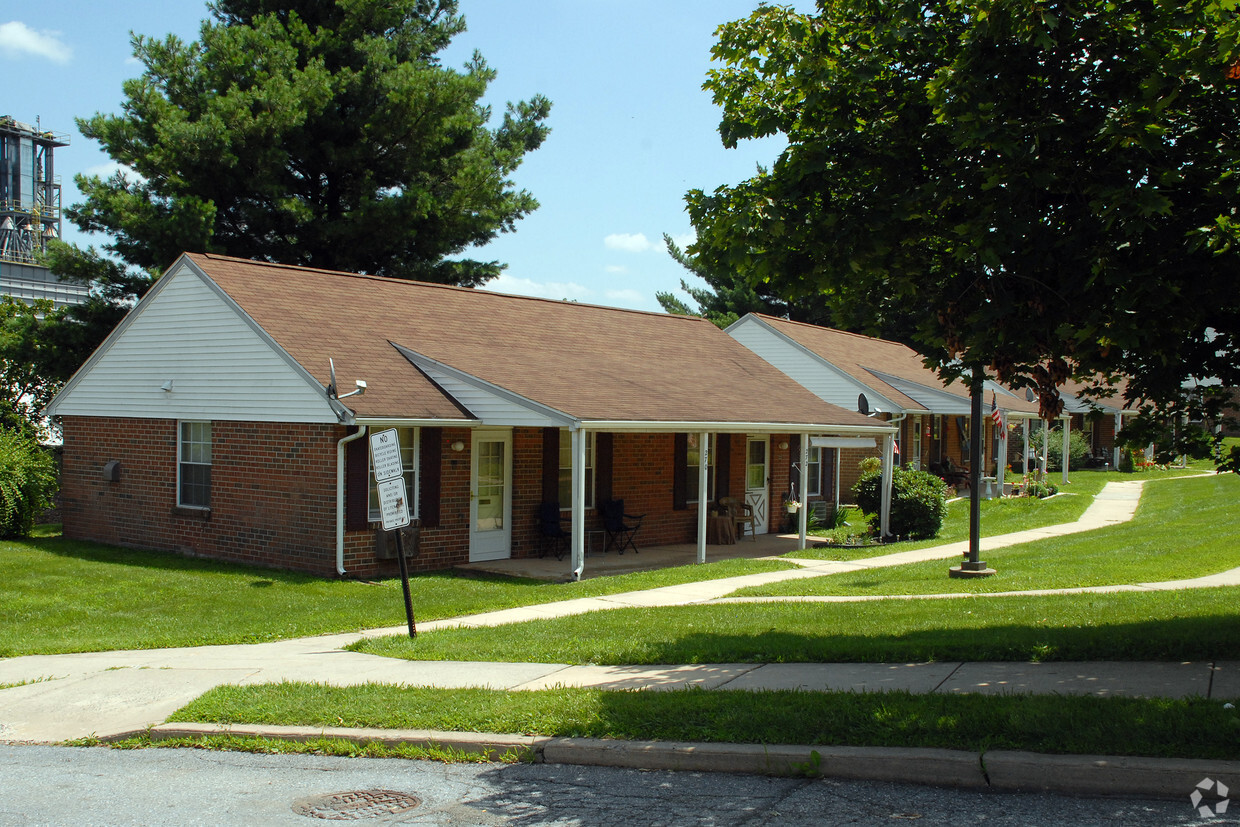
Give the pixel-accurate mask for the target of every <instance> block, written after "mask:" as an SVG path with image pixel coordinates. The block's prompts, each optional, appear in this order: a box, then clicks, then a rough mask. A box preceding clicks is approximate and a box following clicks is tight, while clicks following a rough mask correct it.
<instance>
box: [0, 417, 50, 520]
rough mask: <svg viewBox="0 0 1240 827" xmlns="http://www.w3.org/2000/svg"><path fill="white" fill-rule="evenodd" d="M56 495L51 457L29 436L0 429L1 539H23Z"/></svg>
mask: <svg viewBox="0 0 1240 827" xmlns="http://www.w3.org/2000/svg"><path fill="white" fill-rule="evenodd" d="M55 494H56V470H55V464H54V463H53V462H52V457H51V454H49V453H48V451H47V450H45V449H44V448H42V447H41V446H39V445H38V443H36V442H35V441H34V440H32V439H30V438H29V437H26V436H23V435H21V434H18V433H16V432H15V431H8V430H3V429H0V537H24V536H26V535H28V534H29V533H30V529H31V528H32V527H33V526H34V521H35V518H36V517H38V516H39V515H40V514H42V513H43V512H44V510H46V509H47V508H48V507H49V506H50V505H51V504H52V498H53V497H54V496H55Z"/></svg>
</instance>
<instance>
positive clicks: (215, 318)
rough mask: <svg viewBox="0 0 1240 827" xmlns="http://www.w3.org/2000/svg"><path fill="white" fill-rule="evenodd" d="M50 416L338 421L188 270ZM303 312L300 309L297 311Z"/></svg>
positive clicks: (167, 284)
mask: <svg viewBox="0 0 1240 827" xmlns="http://www.w3.org/2000/svg"><path fill="white" fill-rule="evenodd" d="M148 299H149V301H144V302H142V303H140V304H139V305H138V307H137V308H135V310H134V311H132V312H131V314H130V316H129V317H127V318H126V320H125V322H123V323H122V326H121V327H120V328H118V330H117V331H116V332H115V333H113V335H112V337H111V338H109V339H108V341H107V342H105V343H104V345H103V347H101V348H100V350H99V352H97V353H96V354H95V355H94V356H93V357H92V358H91V360H90V361H89V362H87V364H86V365H85V366H84V367H83V368H82V370H80V371H79V372H78V374H77V375H75V376H74V378H73V379H72V380H71V381H70V383H69V384H68V385H67V386H66V388H65V389H64V390H63V391H62V392H61V394H60V395H59V396H58V397H57V398H56V399H55V401H54V402H53V403H52V405H51V407H50V408H49V412H50V413H52V414H56V415H60V416H118V417H139V418H147V419H152V418H154V419H216V420H234V421H257V422H336V421H338V420H337V418H336V415H335V414H334V413H333V412H332V410H331V408H330V407H329V405H328V403H327V399H326V395H325V394H324V392H323V390H322V389H321V388H320V387H319V386H318V385H317V383H315V382H314V381H313V380H312V379H311V378H310V377H309V376H308V375H307V374H305V373H304V371H301V370H299V369H298V368H297V367H296V366H295V365H294V364H293V363H292V362H291V360H290V358H289V357H288V356H287V355H286V354H284V353H283V352H282V351H281V350H280V349H279V348H278V347H277V346H276V345H275V344H274V343H273V342H272V341H271V340H270V339H268V338H267V337H266V336H264V335H262V334H260V333H259V332H258V331H257V330H255V329H254V327H253V326H252V323H251V322H250V321H249V320H248V319H247V318H246V317H245V316H243V315H242V314H241V313H240V312H239V311H238V310H237V309H236V308H235V307H234V306H233V305H232V304H231V303H230V302H228V301H227V300H225V299H224V297H223V296H222V295H221V294H220V293H219V292H217V291H216V290H215V289H214V287H213V286H212V285H210V284H208V283H207V282H205V281H204V280H203V278H202V277H201V276H200V275H199V274H198V272H197V271H196V270H195V269H194V268H193V267H191V266H189V265H187V264H182V266H180V267H178V268H177V269H176V270H174V271H173V272H170V273H168V274H167V275H165V276H164V277H163V278H162V279H161V280H160V282H159V283H158V284H157V285H156V287H155V288H153V295H151V296H149V297H148ZM293 312H295V311H293Z"/></svg>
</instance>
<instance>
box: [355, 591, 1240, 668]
mask: <svg viewBox="0 0 1240 827" xmlns="http://www.w3.org/2000/svg"><path fill="white" fill-rule="evenodd" d="M1237 598H1240V587H1232V588H1217V589H1194V590H1191V591H1174V592H1127V593H1118V594H1085V595H1051V596H1043V597H988V598H984V599H983V598H937V599H935V598H931V599H916V600H901V599H890V600H877V601H872V602H866V603H851V602H849V603H817V602H815V603H784V602H777V603H743V604H736V603H729V604H712V605H702V606H674V607H666V608H660V609H645V608H642V609H610V610H607V611H601V612H591V613H589V614H583V615H574V616H571V617H563V618H554V619H548V620H537V621H530V622H527V623H517V624H510V625H506V626H499V627H494V628H477V629H464V628H461V629H443V630H439V631H434V632H421V633H419V634H418V637H417V639H416V640H412V641H411V640H409V638H408V636H404V637H401V636H387V637H381V638H373V639H368V640H364V641H359V642H358V643H356V644H354V645H353V646H352V647H350V648H352V649H354V650H355V651H360V652H368V653H371V654H378V655H387V656H389V657H400V658H408V659H410V660H479V661H488V660H500V661H528V662H534V663H573V664H585V663H597V664H665V663H793V662H803V663H833V662H846V661H847V662H859V663H866V662H874V663H885V662H922V661H957V660H965V661H984V660H1000V661H1029V660H1064V661H1073V660H1171V661H1180V660H1203V659H1213V658H1219V659H1224V660H1227V659H1240V624H1238V623H1236V606H1237Z"/></svg>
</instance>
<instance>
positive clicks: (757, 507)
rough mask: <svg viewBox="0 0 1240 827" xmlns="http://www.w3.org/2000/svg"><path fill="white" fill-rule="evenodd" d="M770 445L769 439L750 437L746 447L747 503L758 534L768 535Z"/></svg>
mask: <svg viewBox="0 0 1240 827" xmlns="http://www.w3.org/2000/svg"><path fill="white" fill-rule="evenodd" d="M769 448H770V443H769V441H768V439H767V437H764V436H762V437H757V436H751V437H749V440H748V443H747V444H746V446H745V502H747V503H749V505H750V506H751V507H752V508H753V522H754V530H755V533H757V534H766V527H767V523H768V522H769V521H768V519H767V511H768V510H769V508H770V505H771V502H770V496H769V495H768V494H767V480H768V479H769V478H770V469H769V468H768V460H767V458H768V454H769Z"/></svg>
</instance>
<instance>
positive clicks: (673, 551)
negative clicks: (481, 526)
mask: <svg viewBox="0 0 1240 827" xmlns="http://www.w3.org/2000/svg"><path fill="white" fill-rule="evenodd" d="M797 544H798V537H797V535H796V534H760V535H758V536H757V538H755V539H753V540H750V539H749V538H745V539H738V540H737V541H736V542H735V543H732V544H728V545H708V546H707V547H706V562H708V563H713V562H715V561H717V560H732V559H735V558H738V557H745V558H748V559H751V560H756V559H760V558H763V557H779V556H781V555H784V554H788V553H789V552H794V551H796V550H797ZM814 544H815V540H814V538H813V537H810V538H808V539H807V540H806V545H807V547H811V548H812V547H813V546H814ZM638 547H639V549H640V553H638V554H634V553H633V552H632V551H628V552H625V553H624V554H617V553H616V552H614V551H609V552H607V553H606V554H604V553H603V552H601V551H592V552H590V553H588V554H587V555H586V561H585V569H584V570H583V571H582V574H581V577H582V579H583V580H584V579H587V578H591V577H607V576H610V575H616V574H629V573H630V572H636V571H653V570H655V569H666V568H672V567H673V566H688V565H693V564H694V563H696V562H697V550H698V547H697V543H675V544H672V545H662V546H641V545H640V544H639V546H638ZM454 568H455V569H456V570H457V571H462V572H476V573H485V574H502V575H504V576H507V577H525V578H529V579H532V580H550V581H553V582H559V581H567V580H572V579H573V571H572V561H571V558H570V556H569V555H567V554H566V555H564V559H562V560H557V559H555V557H554V556H552V555H547V556H546V557H520V558H512V559H507V560H491V561H487V562H482V563H461V564H459V565H457V566H455V567H454Z"/></svg>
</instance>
